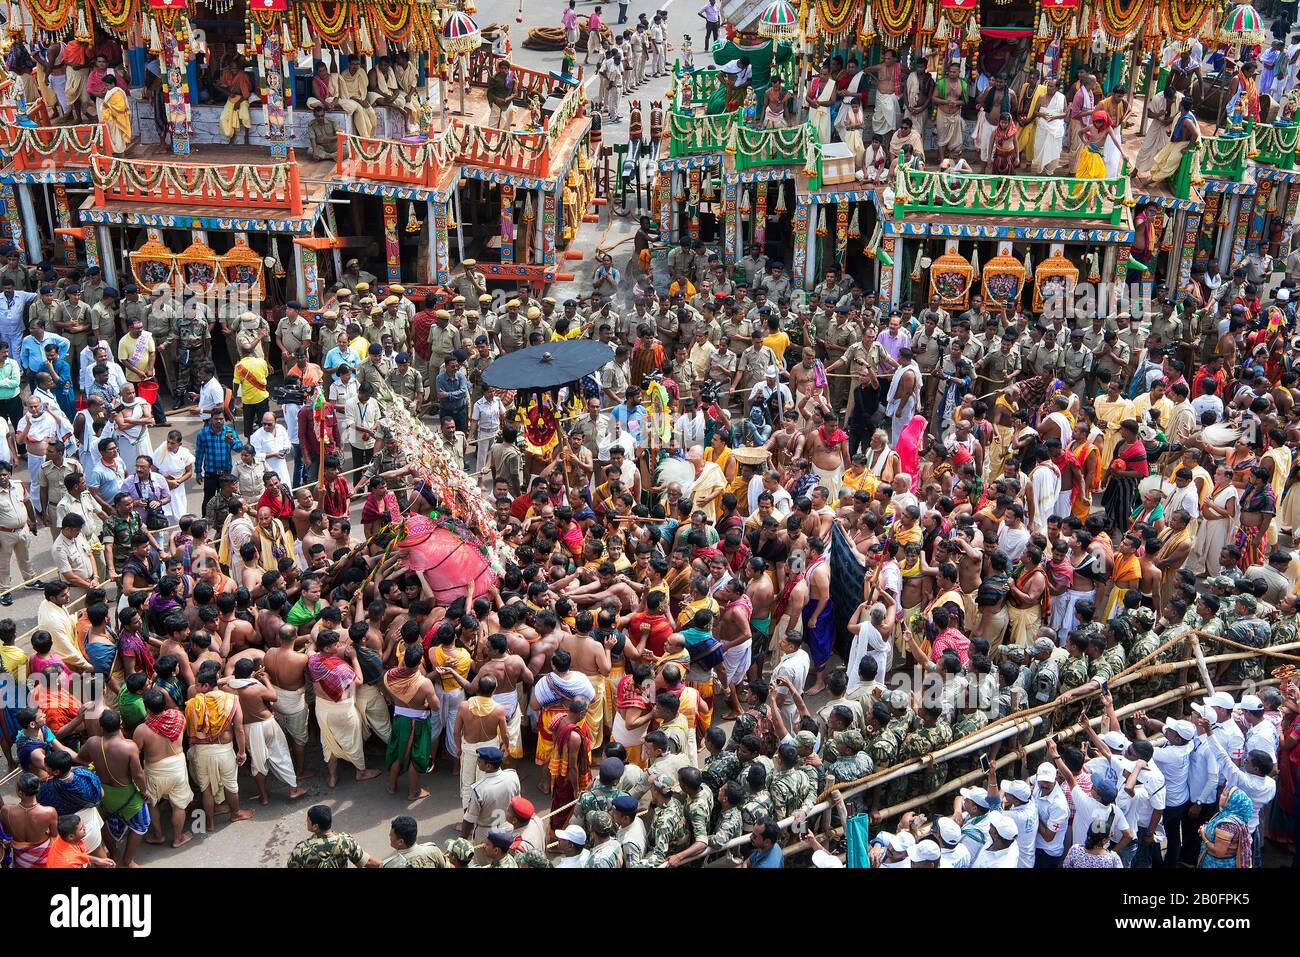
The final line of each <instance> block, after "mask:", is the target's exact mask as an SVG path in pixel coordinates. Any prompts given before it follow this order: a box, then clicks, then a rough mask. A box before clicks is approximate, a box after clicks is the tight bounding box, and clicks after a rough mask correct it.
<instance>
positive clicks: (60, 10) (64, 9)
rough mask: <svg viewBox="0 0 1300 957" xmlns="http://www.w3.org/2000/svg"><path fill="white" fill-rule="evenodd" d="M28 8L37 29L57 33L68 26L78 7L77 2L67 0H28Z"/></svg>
mask: <svg viewBox="0 0 1300 957" xmlns="http://www.w3.org/2000/svg"><path fill="white" fill-rule="evenodd" d="M26 6H27V9H28V10H30V11H31V14H32V23H33V24H34V25H35V27H36V29H38V30H43V31H45V32H46V33H56V32H57V31H59V30H62V29H63V28H64V27H65V26H67V24H68V21H69V20H70V19H71V18H72V13H73V11H74V10H75V9H76V4H74V3H68V2H67V0H27V4H26Z"/></svg>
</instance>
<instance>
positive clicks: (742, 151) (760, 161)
mask: <svg viewBox="0 0 1300 957" xmlns="http://www.w3.org/2000/svg"><path fill="white" fill-rule="evenodd" d="M813 139H815V134H814V133H813V132H812V126H811V125H810V124H808V123H800V124H799V125H798V126H784V127H778V128H776V129H770V130H755V129H750V128H749V127H747V126H744V125H743V124H739V123H738V124H736V127H735V140H736V143H735V146H736V169H751V168H753V167H755V166H795V165H803V164H806V163H808V161H809V157H808V146H809V143H810V141H811V140H813Z"/></svg>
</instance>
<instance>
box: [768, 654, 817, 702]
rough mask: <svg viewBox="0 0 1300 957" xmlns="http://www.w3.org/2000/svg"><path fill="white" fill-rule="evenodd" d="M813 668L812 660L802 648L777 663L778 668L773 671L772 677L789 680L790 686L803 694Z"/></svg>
mask: <svg viewBox="0 0 1300 957" xmlns="http://www.w3.org/2000/svg"><path fill="white" fill-rule="evenodd" d="M811 668H812V659H811V658H809V657H808V651H807V649H805V648H803V647H800V648H799V650H798V651H792V652H790V654H788V655H786V656H784V657H783V658H782V659H781V660H780V661H778V662H777V664H776V667H775V668H773V669H772V677H773V678H776V677H777V676H778V675H780V676H783V677H786V678H789V679H790V684H792V685H794V686H795V689H796V690H798V691H799V692H801V693H802V692H803V689H804V685H805V684H806V683H807V681H808V671H809V669H811Z"/></svg>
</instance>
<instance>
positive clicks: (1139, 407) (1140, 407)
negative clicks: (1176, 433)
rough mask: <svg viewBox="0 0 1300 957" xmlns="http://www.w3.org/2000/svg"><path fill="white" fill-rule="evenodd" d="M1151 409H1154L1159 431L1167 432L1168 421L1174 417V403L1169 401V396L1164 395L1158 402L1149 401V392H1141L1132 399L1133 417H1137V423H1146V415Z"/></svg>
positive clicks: (1147, 418) (1147, 417)
mask: <svg viewBox="0 0 1300 957" xmlns="http://www.w3.org/2000/svg"><path fill="white" fill-rule="evenodd" d="M1152 409H1155V410H1156V419H1157V421H1158V422H1159V423H1160V431H1162V432H1165V433H1168V431H1169V422H1170V420H1171V419H1173V417H1174V404H1173V403H1172V402H1170V401H1169V396H1164V397H1162V398H1161V399H1160V401H1159V402H1152V401H1151V393H1150V392H1143V393H1142V394H1141V395H1140V396H1138V397H1137V398H1136V399H1134V400H1133V418H1135V419H1137V421H1138V425H1146V424H1147V423H1148V422H1149V421H1150V416H1148V415H1147V413H1148V412H1150V411H1151V410H1152Z"/></svg>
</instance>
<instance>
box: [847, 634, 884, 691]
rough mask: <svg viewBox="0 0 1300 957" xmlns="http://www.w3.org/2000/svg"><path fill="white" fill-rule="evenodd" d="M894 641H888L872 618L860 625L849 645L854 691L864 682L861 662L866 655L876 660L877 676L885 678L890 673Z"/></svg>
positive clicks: (848, 665) (849, 664)
mask: <svg viewBox="0 0 1300 957" xmlns="http://www.w3.org/2000/svg"><path fill="white" fill-rule="evenodd" d="M893 653H894V643H893V642H892V641H886V640H885V639H884V638H883V637H882V636H881V634H880V630H879V629H878V628H877V627H876V626H875V625H873V624H872V623H871V621H870V620H867V621H864V622H863V623H862V624H861V625H859V626H858V633H857V634H856V635H854V636H853V643H852V644H851V645H849V660H848V664H847V668H848V677H849V687H848V690H849V691H852V690H853V689H854V688H856V687H857V686H858V685H860V684H862V679H861V678H860V677H858V667H859V664H858V663H859V662H860V661H861V660H862V658H863V657H864V656H866V655H869V656H870V657H872V658H874V659H875V660H876V667H877V669H878V670H877V671H876V677H877V678H883V677H884V676H885V675H887V674H889V659H890V658H891V657H893Z"/></svg>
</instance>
